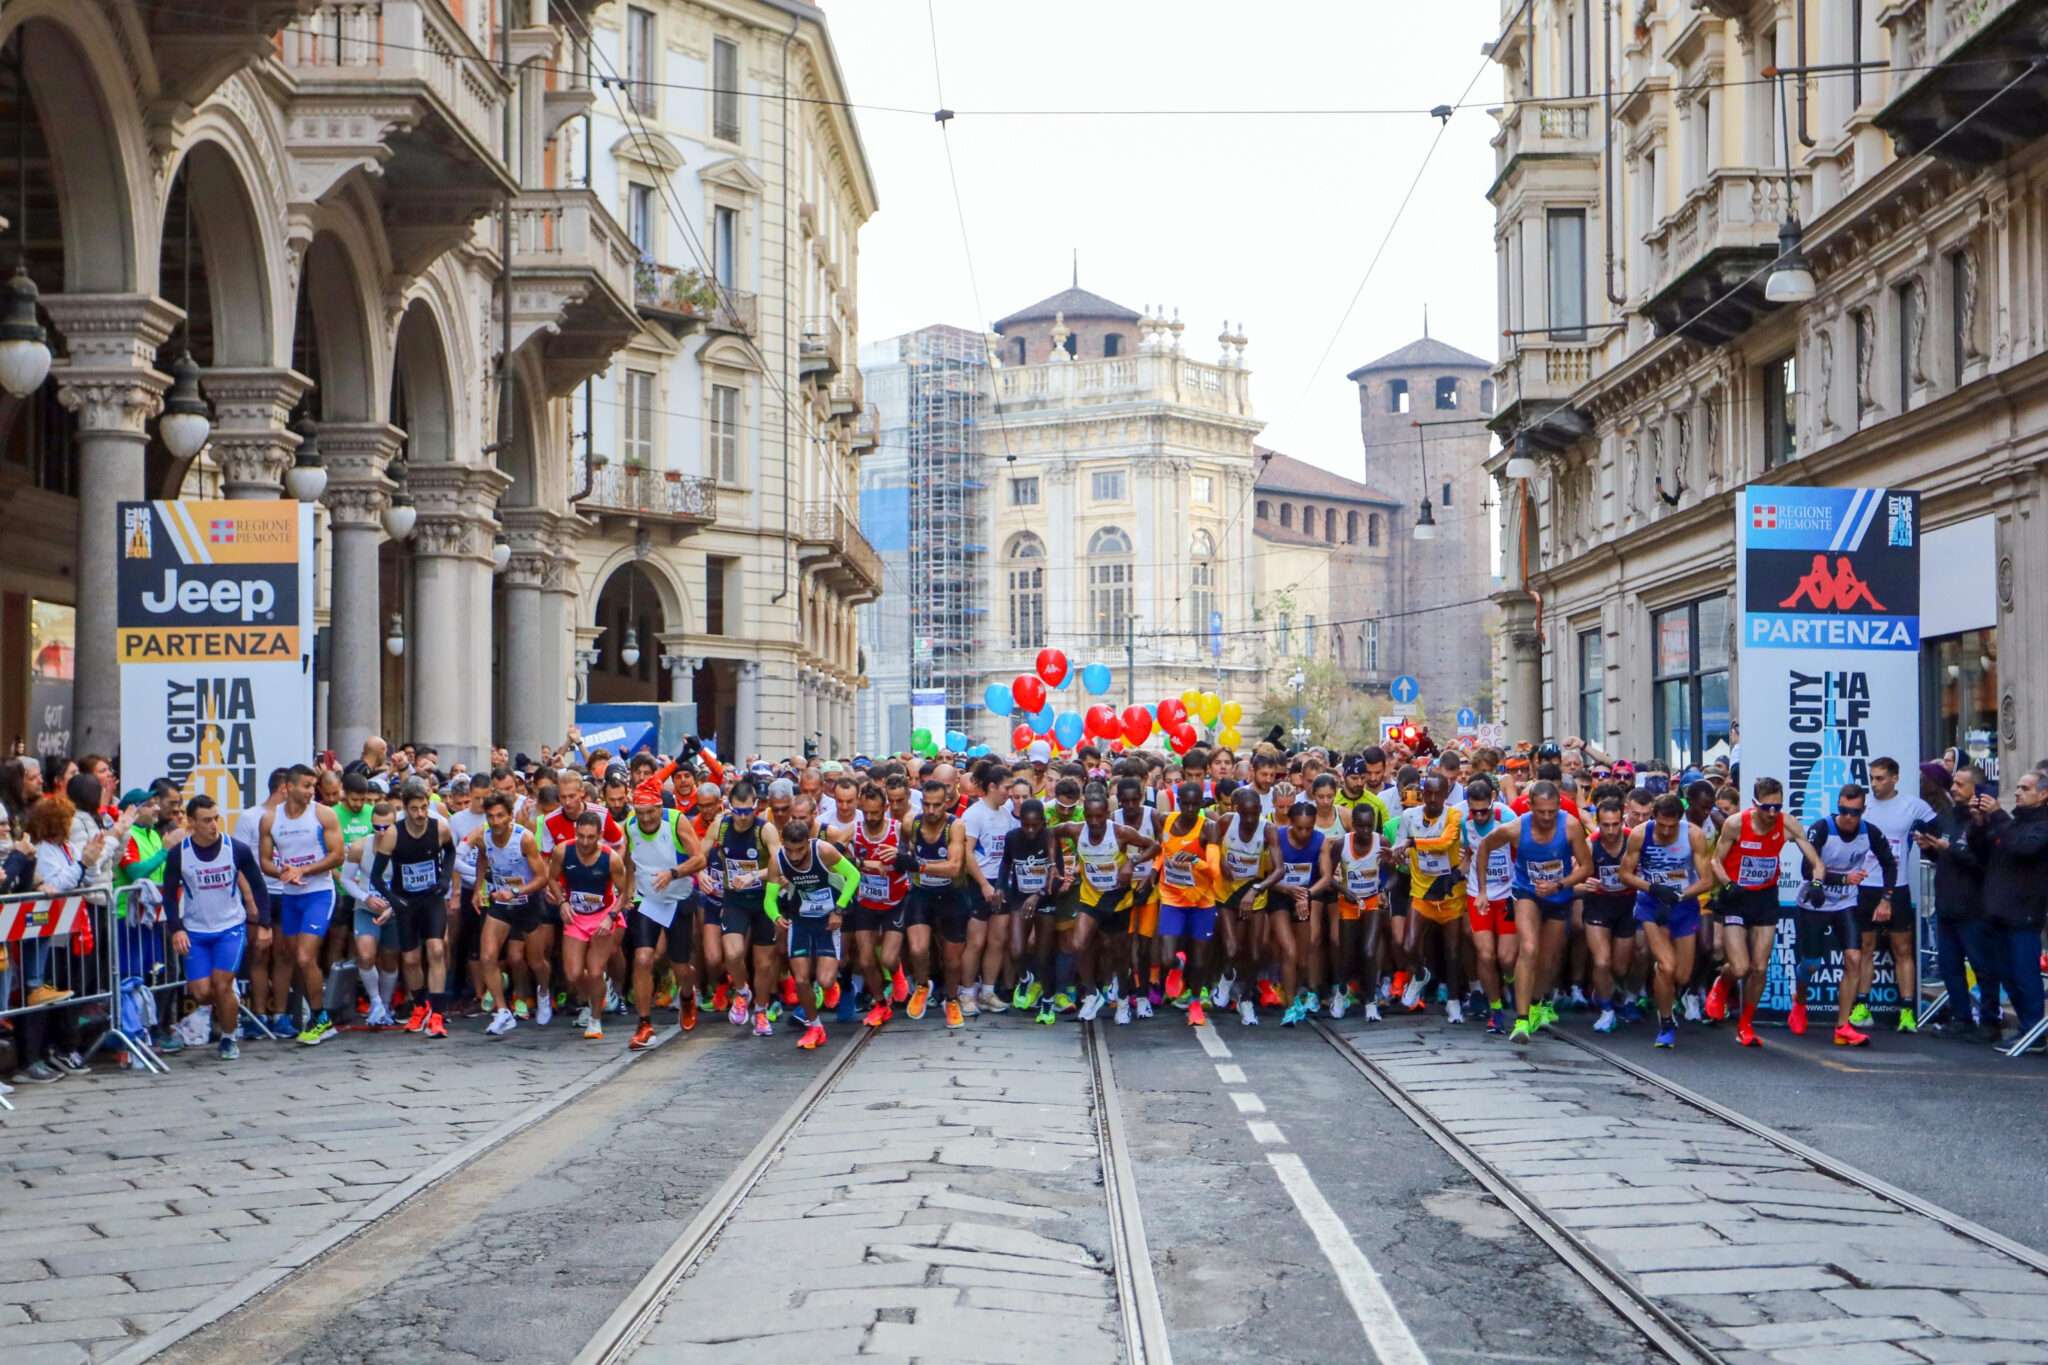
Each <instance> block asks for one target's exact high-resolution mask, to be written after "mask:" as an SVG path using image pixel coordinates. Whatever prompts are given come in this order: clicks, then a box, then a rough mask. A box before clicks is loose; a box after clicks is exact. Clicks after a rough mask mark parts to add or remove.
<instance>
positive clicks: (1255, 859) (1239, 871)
mask: <svg viewBox="0 0 2048 1365" xmlns="http://www.w3.org/2000/svg"><path fill="white" fill-rule="evenodd" d="M1223 866H1224V869H1225V870H1226V871H1228V872H1229V873H1230V875H1231V876H1232V877H1233V878H1235V879H1237V880H1239V881H1242V880H1244V879H1245V878H1247V877H1256V876H1258V875H1259V855H1258V854H1256V853H1239V852H1237V851H1235V850H1234V849H1227V848H1226V849H1224V850H1223Z"/></svg>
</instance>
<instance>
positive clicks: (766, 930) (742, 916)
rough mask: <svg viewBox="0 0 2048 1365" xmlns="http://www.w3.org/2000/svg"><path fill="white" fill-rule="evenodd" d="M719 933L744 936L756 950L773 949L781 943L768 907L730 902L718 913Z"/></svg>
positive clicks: (780, 936)
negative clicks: (769, 916) (769, 915)
mask: <svg viewBox="0 0 2048 1365" xmlns="http://www.w3.org/2000/svg"><path fill="white" fill-rule="evenodd" d="M718 931H719V932H720V933H721V934H744V935H746V937H747V939H748V941H749V942H751V943H752V944H753V945H754V946H755V947H756V948H772V947H774V946H775V945H776V944H777V943H778V942H780V941H781V939H782V935H781V933H780V932H779V931H778V930H777V928H776V924H775V921H774V920H772V919H769V918H768V906H767V904H766V903H765V902H764V903H761V904H757V905H752V906H749V905H744V904H741V903H739V902H737V901H733V900H728V901H726V903H725V905H724V907H723V908H722V909H721V910H720V911H719V912H718Z"/></svg>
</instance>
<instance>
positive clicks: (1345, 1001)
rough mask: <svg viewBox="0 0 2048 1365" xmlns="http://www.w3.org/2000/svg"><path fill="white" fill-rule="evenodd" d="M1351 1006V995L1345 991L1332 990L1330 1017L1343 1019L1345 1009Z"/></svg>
mask: <svg viewBox="0 0 2048 1365" xmlns="http://www.w3.org/2000/svg"><path fill="white" fill-rule="evenodd" d="M1350 1007H1351V997H1350V995H1349V994H1347V993H1346V992H1344V991H1331V992H1330V1017H1331V1018H1332V1019H1342V1018H1343V1017H1344V1011H1345V1010H1347V1009H1349V1008H1350Z"/></svg>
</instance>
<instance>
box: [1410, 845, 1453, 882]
mask: <svg viewBox="0 0 2048 1365" xmlns="http://www.w3.org/2000/svg"><path fill="white" fill-rule="evenodd" d="M1415 865H1416V866H1417V867H1418V868H1420V869H1422V871H1424V872H1426V873H1428V874H1429V875H1430V876H1432V877H1441V876H1442V875H1443V874H1444V873H1446V872H1449V871H1450V870H1451V855H1450V854H1448V853H1425V852H1423V851H1422V850H1421V849H1417V850H1415Z"/></svg>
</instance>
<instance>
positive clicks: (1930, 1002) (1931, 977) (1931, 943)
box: [1914, 858, 2048, 1057]
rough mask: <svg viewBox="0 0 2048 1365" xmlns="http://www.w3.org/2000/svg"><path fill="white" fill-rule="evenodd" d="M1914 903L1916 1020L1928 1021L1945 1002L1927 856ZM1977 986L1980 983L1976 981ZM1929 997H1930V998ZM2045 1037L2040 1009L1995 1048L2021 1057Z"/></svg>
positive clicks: (2046, 1020)
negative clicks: (2033, 1018)
mask: <svg viewBox="0 0 2048 1365" xmlns="http://www.w3.org/2000/svg"><path fill="white" fill-rule="evenodd" d="M1914 904H1916V905H1918V906H1919V907H1920V937H1919V940H1918V942H1917V955H1918V957H1919V959H1920V973H1919V978H1920V990H1919V993H1920V999H1921V1001H1922V1002H1923V1004H1924V1008H1923V1009H1921V1011H1920V1022H1921V1023H1922V1024H1931V1023H1933V1022H1934V1021H1935V1020H1936V1019H1937V1018H1939V1017H1940V1016H1941V1013H1942V1011H1943V1010H1946V1009H1947V1008H1948V1006H1949V998H1948V988H1947V987H1946V986H1945V985H1943V984H1942V979H1941V952H1940V940H1939V938H1938V937H1937V935H1938V933H1939V930H1938V929H1937V928H1936V926H1935V921H1934V868H1933V867H1932V866H1931V865H1930V864H1929V862H1928V860H1927V859H1925V858H1922V859H1921V860H1920V878H1919V885H1918V886H1917V887H1916V888H1915V895H1914ZM2041 975H2042V989H2043V990H2044V991H2048V972H2043V973H2042V974H2041ZM1979 986H1980V989H1981V986H1982V983H1981V982H1980V983H1979ZM1930 997H1931V998H1930ZM1985 1003H1987V1004H1988V1005H1990V1006H1992V1007H1993V1008H1995V1009H1998V1010H2000V1011H2001V1012H2002V1011H2003V1009H2004V1006H2003V1005H2001V1004H2000V1003H1999V1002H1998V1001H1996V1000H1991V1001H1987V1002H1985ZM2044 1037H2048V1013H2044V1014H2043V1015H2042V1017H2041V1019H2040V1020H2039V1021H2038V1022H2037V1023H2035V1025H2034V1026H2033V1027H2032V1028H2030V1029H2028V1030H2027V1031H2026V1032H2025V1033H2024V1034H2022V1035H2021V1036H2020V1037H2019V1038H2018V1039H2017V1040H2016V1041H2014V1042H2012V1043H2009V1044H2007V1045H2006V1046H2004V1047H2002V1048H2000V1049H1999V1051H2001V1052H2003V1053H2004V1054H2005V1055H2006V1056H2008V1057H2023V1056H2025V1055H2026V1053H2027V1050H2028V1049H2029V1048H2031V1047H2033V1046H2035V1045H2036V1044H2037V1043H2039V1042H2040V1041H2041V1039H2042V1038H2044Z"/></svg>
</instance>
